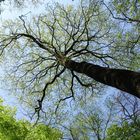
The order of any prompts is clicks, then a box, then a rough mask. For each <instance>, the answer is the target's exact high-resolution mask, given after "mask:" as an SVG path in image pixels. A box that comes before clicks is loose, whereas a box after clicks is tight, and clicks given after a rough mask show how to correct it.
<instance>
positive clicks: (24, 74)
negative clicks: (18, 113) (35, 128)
mask: <svg viewBox="0 0 140 140" xmlns="http://www.w3.org/2000/svg"><path fill="white" fill-rule="evenodd" d="M15 2H16V1H15ZM21 2H24V3H25V4H26V1H21ZM45 2H47V1H45ZM45 2H44V3H42V5H41V6H42V8H44V7H45V10H43V11H42V12H41V13H40V12H39V13H38V14H35V15H33V14H31V13H30V12H26V13H25V14H21V15H20V16H19V17H17V18H16V19H14V20H10V19H7V20H5V21H4V22H3V23H2V25H1V29H0V58H1V64H2V65H4V67H5V70H6V72H5V77H4V78H5V79H6V82H5V84H6V87H8V89H10V91H11V93H13V94H14V95H15V96H16V97H17V98H18V99H19V101H20V103H21V104H22V105H23V106H24V108H25V109H26V111H27V114H28V116H29V117H31V118H32V119H33V118H35V119H36V123H37V122H38V121H45V122H46V123H51V124H60V123H64V122H65V121H66V120H67V118H69V115H71V114H72V116H73V114H76V115H77V114H78V113H79V110H80V109H81V110H82V109H83V108H85V106H86V105H87V104H88V105H89V104H91V105H92V104H93V105H94V104H95V103H94V102H95V100H96V99H97V98H99V97H100V99H99V100H101V101H102V103H103V100H104V99H102V97H103V98H106V94H108V93H111V92H112V93H111V97H112V98H114V96H115V95H116V94H115V92H113V91H114V90H115V91H116V92H120V93H121V94H122V96H125V95H127V96H128V97H129V98H132V99H133V101H134V100H135V99H136V97H137V98H140V73H139V69H140V67H139V66H140V20H139V19H140V2H139V1H135V0H132V1H130V0H113V1H103V0H77V3H76V1H71V3H70V4H66V5H65V4H60V3H53V4H52V3H47V4H46V3H45ZM1 3H2V2H1ZM24 3H23V4H24ZM21 5H22V3H21ZM36 6H37V5H36ZM23 8H24V6H23ZM38 10H40V9H38ZM109 86H111V87H115V89H114V90H108V87H109ZM117 89H119V90H117ZM125 92H126V93H125ZM131 95H132V96H131ZM115 99H116V101H117V103H122V101H121V102H118V98H115ZM115 99H114V100H115ZM125 100H128V99H127V98H125ZM125 100H124V101H125ZM137 100H138V99H137ZM119 101H120V100H119ZM137 102H138V101H137ZM100 104H101V103H100ZM101 106H102V105H101ZM93 108H94V107H93ZM70 110H72V111H71V112H70ZM93 110H94V109H93ZM83 112H84V111H83ZM99 112H100V111H99ZM85 114H86V113H85ZM93 115H95V116H96V117H94V118H96V119H95V120H97V121H95V122H96V123H97V124H98V125H99V122H101V119H100V116H98V115H97V114H96V113H95V114H94V113H93ZM66 116H67V117H66ZM80 117H81V115H80ZM56 118H57V119H56ZM97 118H98V119H97ZM69 119H71V118H69ZM87 120H88V119H87ZM103 120H104V119H103ZM132 120H133V119H132ZM76 122H77V123H79V122H78V121H76ZM106 122H107V121H106ZM106 124H107V126H108V123H106ZM126 124H127V122H126ZM126 124H125V123H124V125H122V128H123V127H125V125H126ZM132 124H133V123H132ZM98 125H97V126H98ZM127 125H129V126H131V124H130V123H128V124H127ZM105 126H106V125H105ZM107 126H106V127H104V130H105V134H104V137H105V136H106V133H107V132H106V130H107ZM119 127H120V126H119V125H114V126H112V127H111V128H110V130H109V134H111V133H112V131H111V130H112V129H119ZM74 129H76V128H75V126H74ZM69 130H71V129H69ZM70 132H72V131H70ZM75 132H76V131H75ZM95 132H96V131H95ZM78 133H79V132H78ZM71 134H72V133H71ZM98 134H99V132H98V131H97V133H95V135H96V136H97V138H98V139H99V137H98ZM80 135H81V134H80ZM101 135H102V134H101ZM116 135H117V134H116ZM79 137H80V136H79ZM108 139H109V138H108Z"/></svg>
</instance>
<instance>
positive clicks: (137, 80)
mask: <svg viewBox="0 0 140 140" xmlns="http://www.w3.org/2000/svg"><path fill="white" fill-rule="evenodd" d="M65 67H66V68H68V69H70V70H73V71H75V72H78V73H82V74H85V75H87V76H88V77H91V78H93V79H94V80H96V81H98V82H100V83H103V84H105V85H109V86H112V87H115V88H117V89H120V90H122V91H125V92H128V93H130V94H131V95H134V96H136V97H138V98H140V73H138V72H134V71H130V70H124V69H112V68H106V67H101V66H99V65H94V64H91V63H87V62H80V63H79V62H75V61H73V60H67V61H66V62H65Z"/></svg>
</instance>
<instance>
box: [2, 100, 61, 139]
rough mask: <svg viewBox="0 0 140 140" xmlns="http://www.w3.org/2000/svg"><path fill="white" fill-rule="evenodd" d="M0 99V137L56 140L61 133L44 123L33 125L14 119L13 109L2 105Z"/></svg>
mask: <svg viewBox="0 0 140 140" xmlns="http://www.w3.org/2000/svg"><path fill="white" fill-rule="evenodd" d="M2 102H3V101H2V99H0V139H6V140H15V139H16V140H54V139H56V140H58V139H60V138H62V133H61V132H60V131H59V130H58V129H55V128H51V127H50V126H47V125H45V124H38V125H36V126H33V124H31V123H30V122H28V121H27V120H16V119H15V111H16V110H14V109H12V108H11V107H9V106H4V105H3V104H2Z"/></svg>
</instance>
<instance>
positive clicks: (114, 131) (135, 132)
mask: <svg viewBox="0 0 140 140" xmlns="http://www.w3.org/2000/svg"><path fill="white" fill-rule="evenodd" d="M107 134H108V135H107V138H106V140H120V139H125V140H132V139H133V140H139V139H140V132H139V129H138V128H137V127H136V126H135V124H133V123H129V122H127V121H125V122H123V124H122V125H121V126H119V125H116V124H113V125H112V126H111V127H110V128H109V129H108V132H107Z"/></svg>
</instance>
